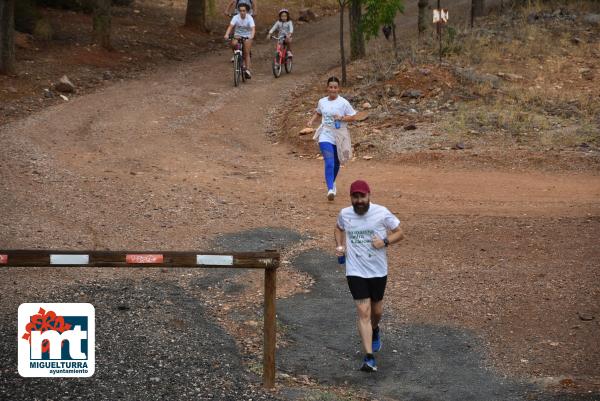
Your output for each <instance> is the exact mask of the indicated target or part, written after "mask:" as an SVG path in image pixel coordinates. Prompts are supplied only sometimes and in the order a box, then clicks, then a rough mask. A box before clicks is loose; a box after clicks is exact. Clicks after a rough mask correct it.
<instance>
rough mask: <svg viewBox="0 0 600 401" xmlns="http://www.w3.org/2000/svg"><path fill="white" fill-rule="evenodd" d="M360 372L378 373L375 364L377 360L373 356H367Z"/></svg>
mask: <svg viewBox="0 0 600 401" xmlns="http://www.w3.org/2000/svg"><path fill="white" fill-rule="evenodd" d="M360 370H362V371H363V372H377V364H376V363H375V358H373V356H372V355H371V356H369V355H367V356H365V359H363V364H362V366H361V367H360Z"/></svg>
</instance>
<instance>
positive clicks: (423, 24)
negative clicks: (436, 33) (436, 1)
mask: <svg viewBox="0 0 600 401" xmlns="http://www.w3.org/2000/svg"><path fill="white" fill-rule="evenodd" d="M418 6H419V20H418V29H419V37H421V36H423V34H424V33H425V31H426V30H427V8H428V7H429V0H419V3H418Z"/></svg>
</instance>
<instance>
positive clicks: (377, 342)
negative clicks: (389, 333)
mask: <svg viewBox="0 0 600 401" xmlns="http://www.w3.org/2000/svg"><path fill="white" fill-rule="evenodd" d="M380 350H381V335H380V334H379V327H376V328H375V329H373V352H379V351H380Z"/></svg>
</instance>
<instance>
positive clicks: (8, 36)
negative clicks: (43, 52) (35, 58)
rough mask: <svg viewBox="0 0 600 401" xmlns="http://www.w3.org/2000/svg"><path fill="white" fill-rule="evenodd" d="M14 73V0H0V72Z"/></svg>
mask: <svg viewBox="0 0 600 401" xmlns="http://www.w3.org/2000/svg"><path fill="white" fill-rule="evenodd" d="M14 73H15V0H0V74H6V75H8V74H14Z"/></svg>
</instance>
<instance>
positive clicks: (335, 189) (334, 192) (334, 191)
mask: <svg viewBox="0 0 600 401" xmlns="http://www.w3.org/2000/svg"><path fill="white" fill-rule="evenodd" d="M333 194H334V195H337V188H336V187H335V182H334V183H333Z"/></svg>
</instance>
